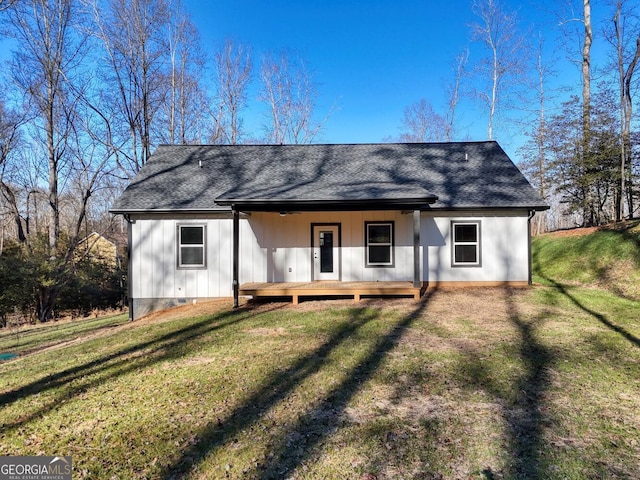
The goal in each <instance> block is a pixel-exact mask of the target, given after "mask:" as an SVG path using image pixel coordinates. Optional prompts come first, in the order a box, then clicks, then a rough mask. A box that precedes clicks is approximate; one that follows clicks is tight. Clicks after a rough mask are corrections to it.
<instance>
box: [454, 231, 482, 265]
mask: <svg viewBox="0 0 640 480" xmlns="http://www.w3.org/2000/svg"><path fill="white" fill-rule="evenodd" d="M451 230H452V232H453V252H452V253H453V255H452V256H453V266H480V222H451Z"/></svg>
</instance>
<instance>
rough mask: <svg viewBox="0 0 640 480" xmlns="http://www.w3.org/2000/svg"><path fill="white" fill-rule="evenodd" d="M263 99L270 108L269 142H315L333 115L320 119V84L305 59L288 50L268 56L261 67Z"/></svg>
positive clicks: (266, 126)
mask: <svg viewBox="0 0 640 480" xmlns="http://www.w3.org/2000/svg"><path fill="white" fill-rule="evenodd" d="M260 81H261V84H262V85H261V90H260V96H259V99H260V100H261V101H262V102H264V103H265V104H266V106H267V108H268V111H269V113H268V117H269V122H268V124H267V125H265V129H266V131H267V135H268V138H269V141H270V142H272V143H275V144H281V143H293V144H300V143H311V142H312V141H313V140H314V139H315V138H316V137H317V136H318V134H319V133H320V131H321V130H322V127H323V126H324V124H325V123H326V122H327V120H328V119H329V117H330V116H331V113H332V112H331V110H330V111H329V113H328V114H327V115H326V116H325V117H324V118H323V119H322V120H319V121H318V120H316V118H315V113H316V101H317V99H318V90H317V84H316V82H315V80H314V78H313V75H312V73H311V72H309V70H308V69H307V66H306V63H305V61H304V60H303V59H301V58H299V57H298V58H294V57H292V56H291V55H289V54H287V53H281V54H280V55H279V56H277V57H274V56H272V55H268V56H265V57H264V58H263V59H262V64H261V68H260Z"/></svg>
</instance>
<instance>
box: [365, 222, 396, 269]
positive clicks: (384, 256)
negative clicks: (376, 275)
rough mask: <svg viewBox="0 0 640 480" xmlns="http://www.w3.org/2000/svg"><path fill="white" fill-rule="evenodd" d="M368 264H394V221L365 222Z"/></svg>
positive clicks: (383, 265)
mask: <svg viewBox="0 0 640 480" xmlns="http://www.w3.org/2000/svg"><path fill="white" fill-rule="evenodd" d="M365 232H366V233H365V235H366V238H365V245H366V255H367V259H366V265H367V266H368V267H392V266H393V222H375V223H374V222H366V223H365Z"/></svg>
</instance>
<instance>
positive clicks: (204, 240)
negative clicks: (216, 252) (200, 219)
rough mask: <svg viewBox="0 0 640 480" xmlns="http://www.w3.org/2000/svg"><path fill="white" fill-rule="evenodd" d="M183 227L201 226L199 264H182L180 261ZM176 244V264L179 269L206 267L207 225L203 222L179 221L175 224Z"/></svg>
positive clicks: (191, 245) (192, 246)
mask: <svg viewBox="0 0 640 480" xmlns="http://www.w3.org/2000/svg"><path fill="white" fill-rule="evenodd" d="M183 227H200V228H202V246H201V248H202V263H201V264H193V263H190V264H186V265H185V264H183V263H182V247H183V245H182V228H183ZM177 237H178V238H177V242H176V243H177V244H178V251H177V260H178V261H177V265H178V268H179V269H198V268H200V269H202V268H207V226H206V224H204V223H179V224H178V225H177ZM184 246H187V247H191V248H194V247H198V245H196V244H186V245H184Z"/></svg>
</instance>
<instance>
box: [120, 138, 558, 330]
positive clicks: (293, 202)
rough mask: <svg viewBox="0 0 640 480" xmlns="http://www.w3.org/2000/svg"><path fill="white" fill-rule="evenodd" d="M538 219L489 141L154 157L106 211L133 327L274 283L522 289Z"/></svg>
mask: <svg viewBox="0 0 640 480" xmlns="http://www.w3.org/2000/svg"><path fill="white" fill-rule="evenodd" d="M546 208H548V207H547V206H546V205H545V204H544V202H543V201H542V200H541V199H540V198H539V197H538V195H537V194H536V192H535V191H534V189H533V188H532V187H531V185H530V184H529V183H528V182H527V181H526V179H525V178H524V177H523V176H522V174H521V173H520V172H519V170H518V169H517V168H516V167H515V165H514V164H513V162H512V161H511V160H510V159H509V158H508V156H507V155H506V154H505V153H504V151H503V150H502V149H501V148H500V146H499V145H498V144H497V143H496V142H463V143H433V144H424V143H420V144H418V143H416V144H366V145H364V144H363V145H360V144H356V145H237V146H229V145H226V146H222V145H207V146H186V145H185V146H160V147H159V148H158V149H157V150H156V151H155V153H154V154H153V155H152V156H151V158H150V159H149V161H148V163H147V164H146V165H145V166H144V167H143V168H142V169H141V170H140V172H139V174H138V175H137V176H136V178H134V180H133V181H132V183H131V185H129V187H128V188H127V189H126V190H125V191H124V193H123V194H122V196H121V197H120V198H119V199H118V201H117V202H116V204H115V205H114V207H113V209H112V212H113V213H119V214H123V215H125V217H126V218H127V220H128V221H129V251H130V262H129V285H130V292H129V294H130V315H131V317H132V318H139V317H141V316H143V315H146V314H148V313H150V312H151V311H154V310H157V309H161V308H166V307H169V306H172V305H176V304H179V303H184V302H187V301H192V300H195V299H205V298H214V297H231V296H234V297H235V301H236V304H237V296H238V295H239V294H243V293H252V294H256V293H257V290H256V288H258V287H260V288H267V287H271V286H273V285H274V284H287V285H286V286H287V288H288V287H292V288H293V287H295V286H294V285H290V284H293V283H304V284H305V285H304V286H305V287H306V288H313V287H317V286H318V285H322V286H325V285H330V284H334V283H335V282H341V285H342V286H348V283H347V282H359V286H358V288H365V287H363V284H362V282H375V283H372V284H371V286H372V287H375V286H377V285H383V284H382V283H381V282H405V283H406V284H407V287H411V288H413V289H415V292H416V295H419V294H421V293H422V292H423V291H424V288H425V287H427V286H436V285H445V286H446V285H452V284H455V285H469V284H474V285H496V284H511V285H526V284H528V283H529V282H530V238H529V231H530V229H529V220H530V218H531V216H532V214H533V213H534V212H535V211H537V210H544V209H546ZM316 282H325V283H322V284H319V283H316ZM260 284H261V285H260ZM265 284H268V285H265ZM276 286H277V285H276ZM387 286H388V287H389V288H391V289H390V290H388V291H387V293H390V294H396V293H398V292H400V290H397V289H396V290H394V289H393V288H395V287H398V285H397V284H393V285H392V284H388V285H387ZM298 287H300V285H298ZM392 287H393V288H392ZM283 288H284V285H283ZM374 291H377V290H375V289H373V290H367V289H366V288H365V290H364V291H362V292H361V293H363V294H366V293H367V292H369V293H371V292H374ZM265 292H266V291H265ZM273 292H276V293H277V292H280V293H282V292H284V293H285V294H290V295H291V296H293V297H294V300H296V301H297V293H291V291H288V290H282V289H280V290H272V293H266V294H274V293H273ZM296 292H297V291H296ZM340 292H341V293H344V292H345V290H341V291H340ZM418 292H419V293H418ZM322 293H323V294H325V293H329V294H331V293H332V292H331V291H330V290H323V292H322ZM333 293H334V294H337V291H335V292H333ZM347 293H349V292H348V291H347ZM351 293H353V292H351ZM378 293H384V292H382V291H380V292H378ZM309 294H312V293H309ZM353 294H354V295H356V298H357V295H358V294H356V293H353ZM411 294H413V293H411ZM300 295H302V293H300Z"/></svg>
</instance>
